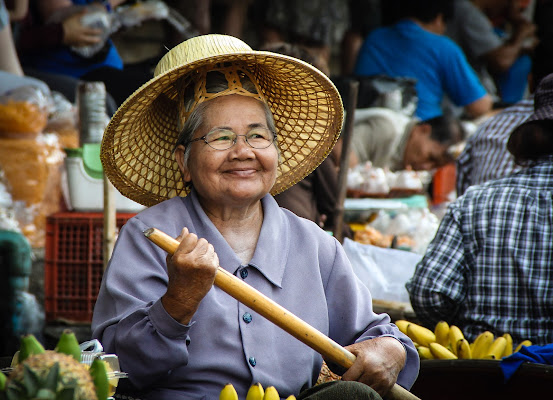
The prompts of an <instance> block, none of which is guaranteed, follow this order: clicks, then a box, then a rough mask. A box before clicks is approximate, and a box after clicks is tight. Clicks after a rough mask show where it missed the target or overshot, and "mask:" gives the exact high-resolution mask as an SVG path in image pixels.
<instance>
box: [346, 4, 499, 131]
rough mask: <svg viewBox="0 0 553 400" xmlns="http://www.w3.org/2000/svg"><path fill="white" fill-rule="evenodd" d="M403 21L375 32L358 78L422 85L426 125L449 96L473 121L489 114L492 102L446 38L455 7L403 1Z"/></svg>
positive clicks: (365, 45) (420, 98) (418, 113)
mask: <svg viewBox="0 0 553 400" xmlns="http://www.w3.org/2000/svg"><path fill="white" fill-rule="evenodd" d="M400 7H401V10H402V11H403V15H404V16H405V17H404V18H402V19H400V20H399V22H397V23H395V24H393V25H391V26H384V27H381V28H377V29H375V30H373V31H372V32H371V33H370V34H369V35H368V36H367V38H366V39H365V41H364V43H363V45H362V47H361V50H360V52H359V55H358V58H357V63H356V66H355V74H356V75H358V76H372V75H387V76H390V77H408V78H414V79H416V80H417V83H416V86H415V88H416V90H417V97H418V103H417V109H416V111H415V115H416V116H417V117H418V118H420V119H421V120H427V119H430V118H434V117H437V116H440V115H442V114H443V108H442V102H443V101H444V99H445V97H446V96H447V97H448V98H449V99H450V100H451V101H452V102H453V103H454V104H455V105H456V106H459V107H463V109H464V112H465V113H466V115H467V116H468V117H469V118H476V117H479V116H482V115H485V114H486V113H488V112H489V111H490V110H491V106H492V99H491V97H490V96H489V95H488V94H487V92H486V90H485V89H484V87H483V86H482V84H481V83H480V80H479V79H478V76H477V75H476V73H475V72H474V70H473V69H472V68H471V66H470V65H469V63H468V61H467V59H466V57H465V55H464V53H463V51H462V50H461V48H460V47H459V46H458V45H457V44H456V43H455V42H453V41H452V40H451V39H450V38H448V37H446V36H444V33H445V30H446V24H447V22H448V19H449V18H450V17H451V15H452V12H453V10H452V3H451V2H449V1H443V0H417V1H413V0H405V1H401V4H400Z"/></svg>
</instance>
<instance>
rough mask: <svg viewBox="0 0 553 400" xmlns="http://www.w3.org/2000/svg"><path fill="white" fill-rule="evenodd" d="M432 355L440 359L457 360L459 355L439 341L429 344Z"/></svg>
mask: <svg viewBox="0 0 553 400" xmlns="http://www.w3.org/2000/svg"><path fill="white" fill-rule="evenodd" d="M428 347H429V348H430V351H431V352H432V355H433V356H434V357H435V358H438V359H440V360H456V359H457V356H456V355H455V354H453V353H452V352H451V351H449V350H448V349H446V348H445V347H444V346H442V345H441V344H439V343H436V342H433V343H430V345H429V346H428Z"/></svg>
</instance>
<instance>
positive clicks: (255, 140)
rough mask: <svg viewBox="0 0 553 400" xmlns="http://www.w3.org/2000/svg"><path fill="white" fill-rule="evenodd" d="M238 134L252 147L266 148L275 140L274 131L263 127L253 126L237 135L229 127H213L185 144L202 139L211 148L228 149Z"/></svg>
mask: <svg viewBox="0 0 553 400" xmlns="http://www.w3.org/2000/svg"><path fill="white" fill-rule="evenodd" d="M238 136H244V138H245V139H246V143H247V144H249V145H250V146H251V147H253V148H254V149H266V148H267V147H269V146H270V145H271V144H272V143H273V142H274V141H275V140H276V135H275V134H274V132H272V131H270V130H269V129H267V128H263V127H255V128H253V129H252V130H250V131H249V132H248V133H246V134H245V135H237V134H236V133H235V132H233V131H231V130H230V129H214V130H212V131H210V132H209V133H208V134H207V135H205V136H202V137H200V138H196V139H192V140H189V141H188V142H187V143H186V145H188V144H189V143H192V142H196V141H198V140H203V141H204V142H206V144H207V145H208V146H209V147H211V148H212V149H215V150H228V149H230V148H231V147H232V146H234V145H235V144H236V141H237V140H238Z"/></svg>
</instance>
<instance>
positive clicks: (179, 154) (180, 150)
mask: <svg viewBox="0 0 553 400" xmlns="http://www.w3.org/2000/svg"><path fill="white" fill-rule="evenodd" d="M185 150H186V148H185V147H184V145H182V144H179V145H178V146H177V148H176V149H175V160H176V161H177V164H178V165H179V169H180V171H181V172H182V176H183V179H184V181H185V182H190V181H191V180H192V178H191V177H190V172H189V171H188V167H187V166H186V163H185V162H184V151H185Z"/></svg>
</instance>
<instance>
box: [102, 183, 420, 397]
mask: <svg viewBox="0 0 553 400" xmlns="http://www.w3.org/2000/svg"><path fill="white" fill-rule="evenodd" d="M262 205H263V210H264V220H263V225H262V228H261V232H260V236H259V240H258V243H257V247H256V250H255V253H254V256H253V258H252V260H251V262H250V263H249V264H248V265H242V264H241V262H240V259H239V258H238V256H237V255H236V254H235V253H234V251H233V250H232V248H231V247H230V246H229V244H228V243H227V242H226V241H225V239H224V238H223V236H222V235H221V234H220V232H219V231H218V230H217V229H216V228H215V226H214V225H213V223H212V222H211V220H210V219H209V218H208V217H207V216H206V214H205V213H204V211H203V209H202V207H201V205H200V204H199V202H198V198H197V196H196V194H195V192H192V193H191V194H190V195H189V196H187V197H185V198H180V197H175V198H172V199H170V200H167V201H164V202H162V203H160V204H158V205H156V206H153V207H150V208H149V209H147V210H145V211H142V212H141V213H140V214H138V215H137V216H136V217H134V218H132V219H130V220H129V221H128V222H127V223H126V224H125V225H124V226H123V228H122V229H121V232H120V234H119V237H118V239H117V243H116V245H115V248H114V251H113V255H112V257H111V260H110V263H109V266H108V268H107V270H106V273H105V274H104V278H103V282H102V286H101V289H100V293H99V296H98V300H97V302H96V306H95V309H94V318H93V322H92V328H93V336H94V337H95V338H98V339H99V340H100V341H101V342H102V344H103V346H104V348H105V349H106V351H108V352H113V353H115V354H117V355H118V356H119V360H120V363H121V368H122V370H123V371H124V372H127V373H129V379H130V380H131V382H132V383H133V384H134V385H135V386H137V387H138V388H140V389H141V391H142V392H144V395H141V396H140V397H141V398H145V399H156V400H165V399H167V400H178V399H203V398H205V399H218V398H219V392H220V390H221V389H222V388H223V386H224V385H225V384H226V383H229V382H230V383H232V384H233V385H234V387H235V388H236V390H237V392H238V396H239V397H240V398H241V399H244V398H245V397H246V393H247V390H248V388H249V387H250V385H252V384H253V383H256V382H260V383H261V384H262V385H263V387H267V386H270V385H273V386H275V387H276V389H277V390H278V392H279V393H280V395H281V396H283V397H287V396H289V395H290V394H294V395H296V396H297V395H298V393H299V391H300V389H301V388H302V387H310V386H312V385H313V384H315V382H316V379H317V377H318V375H319V372H320V370H321V365H322V358H321V356H320V355H319V354H318V353H316V352H315V351H314V350H312V349H310V348H309V347H308V346H307V345H305V344H303V343H302V342H300V341H299V340H297V339H295V338H294V337H292V336H291V335H290V334H288V333H286V332H285V331H284V330H282V329H281V328H279V327H277V326H276V325H274V324H272V323H271V322H269V321H268V320H266V319H265V318H263V317H262V316H260V315H259V314H257V313H256V312H254V311H253V310H251V309H250V308H248V307H246V306H245V305H243V304H241V303H239V302H238V301H237V300H235V299H233V298H232V297H230V296H229V295H228V294H226V293H225V292H223V291H222V290H221V289H219V288H217V287H215V286H214V287H213V288H212V289H211V290H210V291H209V292H208V294H207V295H206V297H204V299H203V300H202V301H201V303H200V306H199V309H198V311H197V312H196V313H195V315H194V317H193V319H192V322H191V323H190V324H189V325H182V324H180V323H179V322H177V321H176V320H174V319H173V318H172V317H171V316H170V315H169V314H168V313H167V312H166V311H165V309H164V308H163V305H162V303H161V300H160V299H161V296H163V294H164V293H165V291H166V289H167V282H168V277H167V270H166V260H165V259H166V253H165V252H164V251H163V250H161V249H160V248H158V247H157V246H156V245H154V244H152V243H150V242H149V240H148V239H147V238H145V237H144V235H143V234H142V232H143V230H144V229H147V228H150V227H156V228H159V229H160V230H162V231H164V232H165V233H167V234H168V235H170V236H172V237H176V236H177V235H178V234H179V233H180V231H181V229H182V227H184V226H186V227H188V229H189V230H190V231H191V232H194V233H196V234H197V235H198V237H203V238H205V239H207V240H208V242H210V243H211V244H212V245H213V246H214V248H215V251H216V252H217V255H218V257H219V262H220V265H221V267H222V268H225V269H226V270H227V271H229V272H231V273H233V274H234V275H236V276H238V277H240V278H241V279H243V280H244V281H245V282H246V283H248V284H250V285H251V286H253V287H254V288H256V289H257V290H259V291H260V292H262V293H263V294H265V295H266V296H268V297H270V298H271V299H273V300H274V301H276V302H277V303H278V304H280V305H282V306H283V307H284V308H286V309H288V310H289V311H290V312H292V313H293V314H295V315H297V316H298V317H299V318H301V319H302V320H304V321H306V322H307V323H308V324H310V325H311V326H313V327H315V328H316V329H318V330H319V331H321V332H322V333H324V334H326V335H328V336H330V337H331V338H332V339H334V340H335V341H336V342H338V343H339V344H341V345H347V344H351V343H354V342H358V341H362V340H366V339H370V338H374V337H377V336H393V337H395V338H397V339H398V340H400V341H401V342H402V343H403V345H404V347H405V349H406V351H407V364H406V366H405V368H404V369H403V371H402V372H401V373H400V375H399V379H398V384H400V385H402V386H404V387H407V388H409V387H410V386H411V385H412V384H413V382H414V380H415V378H416V377H417V374H418V368H419V359H418V355H417V352H416V350H415V348H414V346H413V343H412V342H411V341H410V340H409V338H407V337H406V336H405V335H403V334H402V333H401V332H400V331H399V330H398V329H397V327H396V326H395V325H394V324H391V323H390V318H389V316H388V315H386V314H378V315H377V314H375V313H374V312H373V310H372V299H371V295H370V293H369V292H368V289H366V287H365V286H364V285H363V283H362V282H361V281H360V280H359V279H357V277H356V275H355V274H354V272H353V270H352V267H351V265H350V263H349V261H348V259H347V256H346V254H345V252H344V250H343V248H342V246H341V245H340V243H339V242H338V241H337V240H336V239H335V238H333V237H332V236H330V235H328V234H327V233H326V232H324V231H323V230H322V229H320V228H319V227H318V226H317V225H316V224H314V223H313V222H311V221H308V220H306V219H303V218H299V217H297V216H296V215H294V214H292V213H291V212H289V211H288V210H285V209H282V208H280V207H279V206H278V204H277V203H276V201H275V200H274V198H273V197H272V196H270V195H267V196H265V197H264V198H263V199H262ZM203 396H205V397H203Z"/></svg>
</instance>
